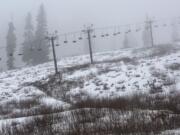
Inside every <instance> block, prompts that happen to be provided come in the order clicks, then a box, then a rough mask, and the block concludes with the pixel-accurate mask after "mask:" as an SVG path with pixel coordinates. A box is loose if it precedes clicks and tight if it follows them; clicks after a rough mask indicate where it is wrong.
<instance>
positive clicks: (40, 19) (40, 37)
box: [32, 4, 49, 65]
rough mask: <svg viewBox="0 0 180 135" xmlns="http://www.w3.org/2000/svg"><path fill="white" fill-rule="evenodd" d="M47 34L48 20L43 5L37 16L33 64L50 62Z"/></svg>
mask: <svg viewBox="0 0 180 135" xmlns="http://www.w3.org/2000/svg"><path fill="white" fill-rule="evenodd" d="M46 32H47V19H46V12H45V9H44V6H43V4H42V5H41V6H40V8H39V13H38V16H37V27H36V33H35V51H36V53H34V55H33V59H32V64H33V65H36V64H40V63H44V62H47V61H48V60H49V47H48V45H47V41H46V40H45V36H46Z"/></svg>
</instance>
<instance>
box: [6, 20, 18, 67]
mask: <svg viewBox="0 0 180 135" xmlns="http://www.w3.org/2000/svg"><path fill="white" fill-rule="evenodd" d="M14 31H15V27H14V24H13V22H10V23H9V28H8V33H7V36H6V44H7V47H6V52H7V67H8V69H9V70H11V69H14V60H15V58H14V52H15V48H16V35H15V33H14Z"/></svg>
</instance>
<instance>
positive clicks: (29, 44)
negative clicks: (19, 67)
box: [22, 13, 34, 65]
mask: <svg viewBox="0 0 180 135" xmlns="http://www.w3.org/2000/svg"><path fill="white" fill-rule="evenodd" d="M33 30H34V27H33V24H32V16H31V13H28V15H27V17H26V23H25V32H24V42H23V48H22V50H23V57H22V59H23V61H24V62H25V63H27V64H28V65H30V64H31V62H32V59H33V55H34V54H33V51H34V50H33V43H34V33H33Z"/></svg>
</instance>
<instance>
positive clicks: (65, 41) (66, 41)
mask: <svg viewBox="0 0 180 135" xmlns="http://www.w3.org/2000/svg"><path fill="white" fill-rule="evenodd" d="M67 43H68V40H67V35H65V40H64V44H67Z"/></svg>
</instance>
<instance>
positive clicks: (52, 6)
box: [0, 0, 180, 37]
mask: <svg viewBox="0 0 180 135" xmlns="http://www.w3.org/2000/svg"><path fill="white" fill-rule="evenodd" d="M41 3H44V5H45V7H46V10H47V14H48V25H49V28H50V30H51V29H58V30H59V31H60V32H62V33H63V32H66V31H73V30H79V29H80V28H82V26H83V25H84V24H87V23H93V24H94V25H95V26H97V27H99V26H106V25H118V24H125V23H132V22H139V21H143V20H144V18H145V16H146V14H148V15H149V16H152V17H155V18H158V19H159V18H167V17H177V16H180V8H179V6H180V1H179V0H0V18H1V21H0V29H1V32H0V35H1V36H3V35H4V32H6V29H7V22H8V21H10V20H11V19H12V18H13V21H14V23H15V26H16V27H17V33H19V34H21V31H22V26H23V24H24V18H25V16H26V14H27V12H32V14H33V16H34V17H36V15H37V10H38V7H39V5H40V4H41ZM1 36H0V37H1Z"/></svg>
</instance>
